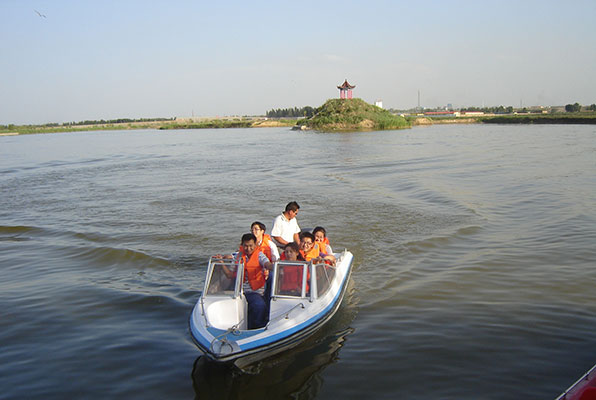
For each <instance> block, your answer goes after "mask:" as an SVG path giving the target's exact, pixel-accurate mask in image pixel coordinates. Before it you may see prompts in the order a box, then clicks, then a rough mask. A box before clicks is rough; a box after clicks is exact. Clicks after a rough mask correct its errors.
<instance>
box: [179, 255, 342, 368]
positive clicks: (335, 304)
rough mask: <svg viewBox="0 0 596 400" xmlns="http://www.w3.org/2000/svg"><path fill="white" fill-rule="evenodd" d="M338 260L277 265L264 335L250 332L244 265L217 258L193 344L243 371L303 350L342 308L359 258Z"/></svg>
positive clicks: (196, 315) (193, 322)
mask: <svg viewBox="0 0 596 400" xmlns="http://www.w3.org/2000/svg"><path fill="white" fill-rule="evenodd" d="M334 255H335V257H336V262H335V265H330V264H329V263H323V262H321V263H313V262H306V261H277V262H276V263H275V264H274V265H273V269H272V272H271V274H272V275H271V280H270V281H271V285H270V287H271V295H270V296H271V301H270V303H269V321H268V323H267V325H266V326H264V327H262V328H258V329H247V310H248V307H247V302H246V298H245V296H244V293H243V282H244V265H243V264H242V262H238V261H236V260H234V259H222V258H215V257H211V258H210V260H209V264H208V266H207V276H206V278H205V287H204V290H203V292H202V294H201V296H200V298H199V300H198V301H197V304H196V305H195V307H194V308H193V311H192V313H191V316H190V332H191V336H192V338H193V341H194V342H195V344H196V345H197V346H198V347H199V349H200V350H201V351H202V352H203V353H204V354H205V355H206V356H207V357H208V358H209V359H212V360H214V361H216V362H222V363H226V362H233V363H234V364H235V365H236V366H237V367H240V368H243V367H245V366H248V365H250V364H252V363H254V362H256V361H259V360H262V359H264V358H267V357H270V356H272V355H274V354H277V353H280V352H282V351H285V350H287V349H290V348H292V347H295V346H297V345H298V344H300V343H301V342H302V341H303V340H305V339H306V338H307V337H309V336H310V335H312V334H313V333H314V332H315V331H317V330H318V329H319V328H321V327H322V326H323V325H324V324H325V323H326V322H327V321H329V320H330V319H331V317H333V315H334V314H335V312H336V311H337V310H338V308H339V306H340V304H341V302H342V299H343V297H344V294H345V291H346V287H347V286H348V285H347V284H348V281H349V278H350V274H351V270H352V261H353V258H354V256H353V255H352V253H350V252H349V251H348V250H344V251H343V252H341V253H335V254H334ZM229 271H235V274H234V276H232V277H230V273H229Z"/></svg>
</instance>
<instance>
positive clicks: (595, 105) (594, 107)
mask: <svg viewBox="0 0 596 400" xmlns="http://www.w3.org/2000/svg"><path fill="white" fill-rule="evenodd" d="M588 110H590V111H596V104H592V105H591V106H590V107H588Z"/></svg>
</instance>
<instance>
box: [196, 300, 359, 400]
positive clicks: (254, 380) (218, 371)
mask: <svg viewBox="0 0 596 400" xmlns="http://www.w3.org/2000/svg"><path fill="white" fill-rule="evenodd" d="M346 312H347V311H346V310H345V309H340V310H339V311H338V313H339V314H345V313H346ZM342 317H343V316H342V315H336V316H334V317H333V318H332V319H331V320H330V321H329V323H328V324H327V325H325V326H324V327H323V328H322V329H321V330H319V331H317V332H316V333H315V334H314V335H313V336H311V337H309V338H308V339H307V340H306V341H305V342H304V343H302V344H300V345H299V346H297V347H295V348H293V349H291V350H288V351H286V352H283V353H281V354H278V355H276V356H273V357H270V358H268V359H265V360H262V361H260V362H258V363H256V364H253V365H250V366H248V367H245V368H244V369H242V370H240V369H238V368H237V367H236V366H234V365H233V364H220V363H216V362H213V361H210V360H209V359H208V358H207V357H205V356H201V357H199V358H197V360H196V361H195V364H194V368H193V371H192V379H193V387H194V389H195V393H196V398H197V399H201V400H203V399H205V400H206V399H209V400H210V399H259V400H262V399H314V398H316V397H317V394H318V393H319V390H320V388H321V386H322V384H323V378H322V377H321V372H322V371H323V369H324V368H325V367H327V366H328V365H329V364H331V363H333V362H334V361H335V360H336V359H337V358H338V353H339V350H340V349H341V347H342V346H343V344H344V342H345V341H346V338H347V336H348V335H349V334H350V333H352V332H353V331H354V329H353V328H351V327H345V326H342V325H345V323H344V322H342V321H345V318H344V319H342Z"/></svg>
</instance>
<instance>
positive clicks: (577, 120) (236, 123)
mask: <svg viewBox="0 0 596 400" xmlns="http://www.w3.org/2000/svg"><path fill="white" fill-rule="evenodd" d="M406 118H407V119H408V120H409V121H410V123H411V125H412V126H432V125H457V124H507V125H509V124H516V125H534V124H536V125H538V124H540V125H545V124H553V125H554V124H557V125H561V124H563V125H596V112H589V113H581V112H580V113H561V114H504V115H479V116H474V117H463V116H462V117H431V116H427V115H418V116H414V115H412V116H406ZM300 120H301V119H291V118H266V117H219V118H177V119H175V120H167V121H163V120H161V121H148V122H147V121H144V122H122V123H105V124H101V123H99V124H89V125H73V124H69V125H56V124H46V125H8V126H7V127H6V128H5V129H2V128H0V136H17V135H25V134H39V133H44V134H45V133H65V132H90V131H114V130H140V129H152V130H182V129H226V128H280V127H288V128H292V127H294V126H296V125H298V124H297V122H298V121H300ZM48 125H51V126H48Z"/></svg>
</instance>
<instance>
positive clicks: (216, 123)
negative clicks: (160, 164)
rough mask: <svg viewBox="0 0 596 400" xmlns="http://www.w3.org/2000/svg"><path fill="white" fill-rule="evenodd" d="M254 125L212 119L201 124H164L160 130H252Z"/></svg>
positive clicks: (246, 121)
mask: <svg viewBox="0 0 596 400" xmlns="http://www.w3.org/2000/svg"><path fill="white" fill-rule="evenodd" d="M252 124H253V121H251V120H239V119H234V120H224V119H212V120H207V121H201V122H192V123H187V124H177V123H172V124H164V125H162V126H160V127H159V129H213V128H215V129H219V128H250V127H251V126H252Z"/></svg>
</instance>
